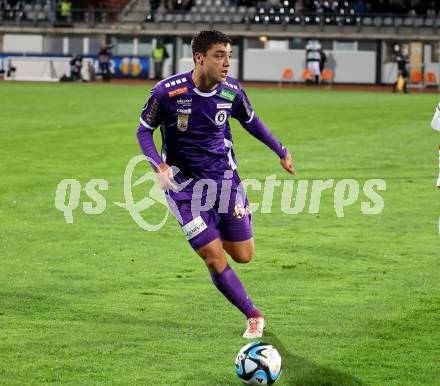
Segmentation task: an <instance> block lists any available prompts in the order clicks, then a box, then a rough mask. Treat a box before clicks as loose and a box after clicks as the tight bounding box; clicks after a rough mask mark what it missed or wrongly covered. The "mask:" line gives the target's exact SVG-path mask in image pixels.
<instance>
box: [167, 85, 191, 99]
mask: <svg viewBox="0 0 440 386" xmlns="http://www.w3.org/2000/svg"><path fill="white" fill-rule="evenodd" d="M186 92H188V87H180V88H177V89H175V90H173V91H170V92H169V93H168V95H169V96H170V97H175V96H177V95H180V94H184V93H186Z"/></svg>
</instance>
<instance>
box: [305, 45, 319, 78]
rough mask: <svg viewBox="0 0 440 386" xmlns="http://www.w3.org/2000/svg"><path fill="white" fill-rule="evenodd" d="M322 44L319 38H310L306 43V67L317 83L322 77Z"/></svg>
mask: <svg viewBox="0 0 440 386" xmlns="http://www.w3.org/2000/svg"><path fill="white" fill-rule="evenodd" d="M320 51H321V44H320V43H319V42H318V41H317V40H310V41H309V42H308V43H307V45H306V67H307V69H308V70H309V71H310V73H311V75H312V76H313V79H314V82H315V84H319V81H320V78H321V70H320V67H321V52H320Z"/></svg>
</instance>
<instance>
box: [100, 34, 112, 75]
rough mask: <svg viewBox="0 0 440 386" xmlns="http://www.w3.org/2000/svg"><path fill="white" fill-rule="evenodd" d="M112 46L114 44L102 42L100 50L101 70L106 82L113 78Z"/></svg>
mask: <svg viewBox="0 0 440 386" xmlns="http://www.w3.org/2000/svg"><path fill="white" fill-rule="evenodd" d="M112 48H113V46H111V45H107V44H106V43H105V42H102V43H101V49H100V50H99V52H98V61H99V71H100V72H101V75H102V80H103V81H104V82H110V79H111V72H110V59H111V57H112V52H111V49H112Z"/></svg>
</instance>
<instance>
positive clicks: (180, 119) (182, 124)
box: [177, 114, 189, 131]
mask: <svg viewBox="0 0 440 386" xmlns="http://www.w3.org/2000/svg"><path fill="white" fill-rule="evenodd" d="M188 119H189V115H188V114H179V115H178V116H177V128H178V129H179V130H180V131H186V130H187V129H188Z"/></svg>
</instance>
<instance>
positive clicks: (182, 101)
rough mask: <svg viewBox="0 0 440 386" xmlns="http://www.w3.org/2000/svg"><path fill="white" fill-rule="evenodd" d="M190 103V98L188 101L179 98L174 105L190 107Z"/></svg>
mask: <svg viewBox="0 0 440 386" xmlns="http://www.w3.org/2000/svg"><path fill="white" fill-rule="evenodd" d="M192 101H193V100H192V98H188V99H182V98H179V99H177V101H176V103H177V104H178V105H182V106H184V107H191V105H192Z"/></svg>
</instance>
